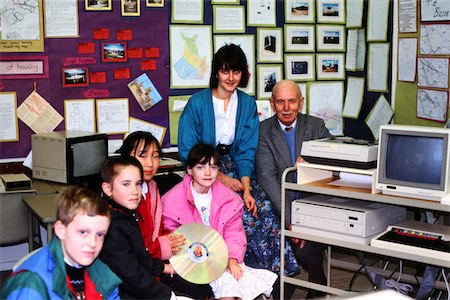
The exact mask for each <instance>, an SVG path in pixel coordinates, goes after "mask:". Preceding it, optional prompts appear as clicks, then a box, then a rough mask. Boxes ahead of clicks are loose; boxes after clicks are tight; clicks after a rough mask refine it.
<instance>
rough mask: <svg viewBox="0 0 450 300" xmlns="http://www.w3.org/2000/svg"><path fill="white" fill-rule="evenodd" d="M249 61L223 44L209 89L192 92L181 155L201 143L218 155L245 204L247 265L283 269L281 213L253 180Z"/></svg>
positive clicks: (292, 265)
mask: <svg viewBox="0 0 450 300" xmlns="http://www.w3.org/2000/svg"><path fill="white" fill-rule="evenodd" d="M249 76H250V74H249V72H248V68H247V59H246V57H245V54H244V52H243V51H242V49H241V48H240V47H239V46H236V45H234V44H230V45H225V46H223V47H222V48H220V49H219V50H218V51H217V52H216V54H215V55H214V57H213V61H212V72H211V77H210V88H209V89H205V90H202V91H200V92H198V93H196V94H194V95H193V96H192V97H191V98H190V99H189V101H188V103H187V105H186V107H185V108H184V110H183V113H182V114H181V117H180V122H179V125H178V154H179V157H180V159H181V160H182V161H183V162H184V163H185V164H186V162H187V155H188V152H189V151H190V150H191V149H192V147H193V146H194V145H196V144H199V143H205V144H209V145H212V146H213V147H215V148H216V150H217V151H218V153H219V160H220V164H221V171H220V172H219V174H218V179H219V180H220V182H221V183H222V184H224V185H225V186H227V187H229V188H231V189H232V190H234V191H235V192H238V193H239V194H240V195H241V197H242V199H243V201H244V203H245V209H244V214H243V221H244V228H245V232H246V234H247V241H248V245H247V251H246V254H245V263H246V264H247V265H249V266H251V267H255V268H265V269H268V270H271V271H273V272H276V273H279V270H280V264H281V262H280V255H281V254H280V248H281V237H280V234H281V227H280V220H279V217H278V216H277V215H276V214H275V213H274V211H273V209H272V204H271V202H270V200H269V199H268V198H267V196H266V194H265V193H264V192H263V190H262V189H261V187H260V186H259V185H258V184H257V183H256V181H255V180H254V178H253V177H254V162H255V155H256V149H257V146H258V130H259V119H258V114H257V110H256V103H255V100H254V99H253V98H252V97H250V96H249V95H247V94H246V93H244V92H242V91H240V90H239V89H238V87H245V86H246V85H247V83H248V79H249ZM285 245H286V248H285V249H286V250H285V262H286V264H285V266H286V274H289V275H293V274H295V273H297V272H299V269H298V265H297V262H296V260H295V257H294V254H293V253H292V249H291V247H290V245H289V244H288V243H286V244H285Z"/></svg>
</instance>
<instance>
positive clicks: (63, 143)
mask: <svg viewBox="0 0 450 300" xmlns="http://www.w3.org/2000/svg"><path fill="white" fill-rule="evenodd" d="M31 145H32V146H31V147H32V161H33V162H32V165H33V178H37V179H44V180H49V181H55V182H61V183H67V184H72V183H89V181H92V180H98V178H97V177H98V176H99V173H100V167H101V165H102V163H103V162H104V161H105V159H106V158H108V136H107V135H106V134H94V133H89V132H81V131H55V132H47V133H40V134H33V135H32V140H31Z"/></svg>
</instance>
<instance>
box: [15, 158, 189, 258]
mask: <svg viewBox="0 0 450 300" xmlns="http://www.w3.org/2000/svg"><path fill="white" fill-rule="evenodd" d="M182 170H184V168H183V166H182V164H181V162H180V161H178V160H175V159H162V160H161V164H160V168H159V169H158V173H157V174H156V176H158V174H163V173H164V172H167V171H175V172H183V171H182ZM181 175H182V174H181ZM32 185H33V188H34V189H35V190H36V191H37V194H36V195H30V196H24V197H22V201H23V203H24V205H25V206H26V207H27V208H28V243H29V244H28V245H29V251H30V252H31V251H33V250H34V246H33V245H34V243H33V218H35V219H36V220H37V221H38V222H39V223H40V224H42V225H44V227H45V228H46V229H47V242H50V240H51V238H52V235H53V226H54V224H55V222H56V210H57V203H56V196H57V193H60V192H61V191H63V190H64V189H66V188H67V187H69V185H66V184H64V183H56V182H49V181H44V180H36V179H33V180H32Z"/></svg>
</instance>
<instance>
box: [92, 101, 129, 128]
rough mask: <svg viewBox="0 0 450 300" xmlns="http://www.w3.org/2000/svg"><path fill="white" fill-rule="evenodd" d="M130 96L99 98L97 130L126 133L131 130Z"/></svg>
mask: <svg viewBox="0 0 450 300" xmlns="http://www.w3.org/2000/svg"><path fill="white" fill-rule="evenodd" d="M128 123H129V106H128V98H115V99H101V100H97V131H98V132H99V133H126V132H128V130H129V127H128Z"/></svg>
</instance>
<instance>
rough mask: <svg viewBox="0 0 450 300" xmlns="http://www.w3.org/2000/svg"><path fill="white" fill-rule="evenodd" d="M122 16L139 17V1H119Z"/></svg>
mask: <svg viewBox="0 0 450 300" xmlns="http://www.w3.org/2000/svg"><path fill="white" fill-rule="evenodd" d="M120 7H121V12H122V16H124V17H139V16H140V15H141V1H140V0H120Z"/></svg>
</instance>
